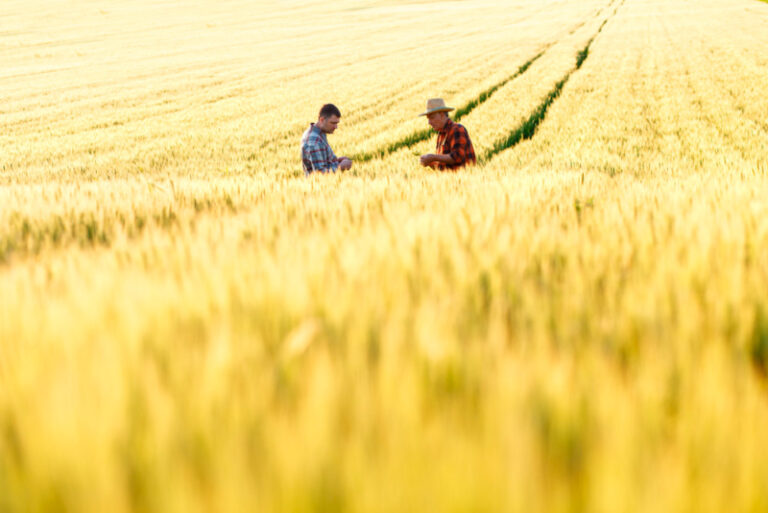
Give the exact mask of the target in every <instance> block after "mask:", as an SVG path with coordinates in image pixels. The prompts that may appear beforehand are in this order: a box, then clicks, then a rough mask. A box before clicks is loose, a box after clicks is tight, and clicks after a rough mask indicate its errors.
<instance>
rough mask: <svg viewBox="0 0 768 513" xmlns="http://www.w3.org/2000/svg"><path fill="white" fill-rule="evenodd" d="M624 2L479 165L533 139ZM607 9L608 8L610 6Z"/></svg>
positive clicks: (481, 159) (485, 154)
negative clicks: (556, 80) (552, 84)
mask: <svg viewBox="0 0 768 513" xmlns="http://www.w3.org/2000/svg"><path fill="white" fill-rule="evenodd" d="M625 1H626V0H622V2H621V3H619V4H618V5H617V6H616V8H615V9H614V10H613V13H612V14H611V15H609V16H608V17H607V18H606V19H605V20H603V23H602V24H601V25H600V28H598V29H597V32H596V33H595V35H594V36H592V37H591V38H590V40H589V41H587V44H586V45H585V46H584V48H583V49H581V50H580V51H579V52H578V53H577V54H576V63H575V65H574V67H573V68H571V70H570V71H568V73H566V74H565V75H564V76H563V78H562V79H560V81H558V82H557V83H556V84H555V85H554V87H553V88H552V90H551V91H550V92H549V93H548V94H547V95H546V96H545V97H544V99H543V100H542V101H541V103H539V105H538V106H536V108H534V109H533V111H532V112H531V113H530V115H529V116H528V117H527V118H526V119H525V120H524V121H523V122H522V123H521V124H520V125H519V126H518V127H517V128H515V129H514V130H512V131H511V132H510V133H509V134H508V135H507V136H506V137H505V138H503V139H500V140H498V141H496V142H495V143H494V145H493V146H492V147H491V148H490V149H489V150H487V151H486V152H485V153H484V154H483V155H482V156H480V159H479V160H480V162H481V163H485V162H488V161H489V160H491V159H492V158H493V157H495V156H496V155H497V154H499V153H501V152H502V151H504V150H508V149H510V148H513V147H514V146H516V145H517V144H519V143H520V142H522V141H525V140H528V139H532V138H533V136H534V135H535V133H536V129H537V128H538V127H539V125H540V124H541V122H542V121H544V119H545V118H546V116H547V111H548V110H549V107H551V106H552V104H553V103H554V102H555V100H557V98H558V97H559V96H560V93H561V92H562V90H563V87H564V86H565V84H566V83H567V82H568V80H569V79H570V78H571V75H573V74H574V73H576V72H577V71H578V70H579V69H580V68H581V66H582V65H583V64H584V62H585V61H586V60H587V58H588V57H589V49H590V47H591V46H592V43H593V42H594V41H595V38H597V36H598V35H599V34H600V32H602V30H603V27H605V25H606V24H607V23H608V21H609V20H610V19H611V18H613V17H614V16H615V15H616V13H617V12H618V10H619V7H621V5H623V4H624V2H625ZM608 7H609V8H610V5H609V6H608Z"/></svg>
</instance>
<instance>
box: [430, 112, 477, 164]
mask: <svg viewBox="0 0 768 513" xmlns="http://www.w3.org/2000/svg"><path fill="white" fill-rule="evenodd" d="M437 153H438V154H440V155H450V156H451V158H452V159H453V160H454V164H440V165H438V166H437V169H458V168H460V167H464V166H466V165H467V164H475V163H476V162H477V160H476V159H475V149H474V148H473V147H472V141H470V140H469V133H468V132H467V129H466V128H464V127H463V126H462V125H460V124H458V123H454V122H453V121H451V120H450V119H449V120H448V121H446V123H445V126H444V127H443V129H442V130H440V131H439V132H438V133H437Z"/></svg>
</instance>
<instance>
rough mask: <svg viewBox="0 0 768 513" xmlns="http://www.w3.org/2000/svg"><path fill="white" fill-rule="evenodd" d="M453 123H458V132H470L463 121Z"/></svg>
mask: <svg viewBox="0 0 768 513" xmlns="http://www.w3.org/2000/svg"><path fill="white" fill-rule="evenodd" d="M453 124H454V125H456V131H457V132H463V133H465V134H466V133H468V130H467V127H465V126H464V125H462V124H461V123H456V122H454V123H453Z"/></svg>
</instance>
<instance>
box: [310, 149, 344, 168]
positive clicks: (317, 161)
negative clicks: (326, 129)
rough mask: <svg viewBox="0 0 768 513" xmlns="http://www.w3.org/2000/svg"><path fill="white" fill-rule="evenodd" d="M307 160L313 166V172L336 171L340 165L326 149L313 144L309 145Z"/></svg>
mask: <svg viewBox="0 0 768 513" xmlns="http://www.w3.org/2000/svg"><path fill="white" fill-rule="evenodd" d="M307 159H308V160H309V162H310V164H311V167H312V171H328V170H333V171H336V169H337V168H338V167H339V163H338V162H336V159H334V158H333V157H331V156H330V155H329V154H328V150H327V149H326V148H325V147H323V146H321V145H319V144H313V143H311V142H310V143H308V144H307Z"/></svg>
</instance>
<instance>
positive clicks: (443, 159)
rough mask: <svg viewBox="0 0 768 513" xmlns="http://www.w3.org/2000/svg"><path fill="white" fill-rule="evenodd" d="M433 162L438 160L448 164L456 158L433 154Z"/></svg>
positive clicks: (452, 162)
mask: <svg viewBox="0 0 768 513" xmlns="http://www.w3.org/2000/svg"><path fill="white" fill-rule="evenodd" d="M433 162H439V163H441V164H447V165H449V166H450V165H453V164H455V163H456V160H455V159H454V158H453V157H451V156H450V155H435V157H434V161H433Z"/></svg>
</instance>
